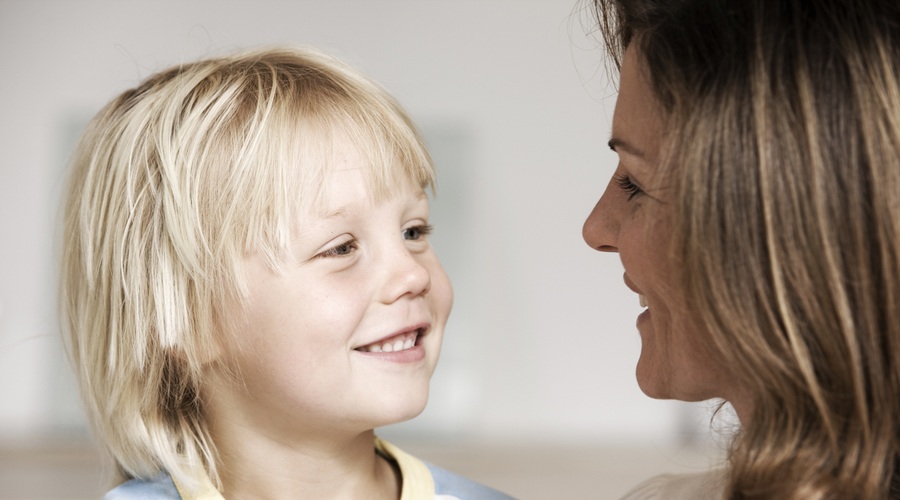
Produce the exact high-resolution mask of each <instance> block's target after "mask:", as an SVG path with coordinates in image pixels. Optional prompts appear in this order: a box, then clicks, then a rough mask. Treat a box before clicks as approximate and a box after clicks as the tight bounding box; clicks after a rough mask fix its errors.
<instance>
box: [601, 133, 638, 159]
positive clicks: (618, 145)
mask: <svg viewBox="0 0 900 500" xmlns="http://www.w3.org/2000/svg"><path fill="white" fill-rule="evenodd" d="M607 144H608V145H609V149H611V150H613V151H615V152H617V153H618V152H620V151H624V152H625V153H628V154H630V155H631V156H637V157H640V158H644V157H645V156H646V155H644V152H643V151H641V150H640V149H638V148H636V147H634V146H632V145H631V144H628V143H627V142H625V141H623V140H622V139H619V138H617V137H613V138H611V139H610V140H609V142H608V143H607Z"/></svg>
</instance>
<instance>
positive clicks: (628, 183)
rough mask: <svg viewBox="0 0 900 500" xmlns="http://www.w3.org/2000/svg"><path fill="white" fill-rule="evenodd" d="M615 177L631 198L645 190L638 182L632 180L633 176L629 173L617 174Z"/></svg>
mask: <svg viewBox="0 0 900 500" xmlns="http://www.w3.org/2000/svg"><path fill="white" fill-rule="evenodd" d="M613 179H614V180H615V183H616V184H617V185H618V186H619V188H620V189H621V190H622V191H624V192H625V194H627V195H628V199H629V200H631V199H632V198H634V197H635V196H637V195H639V194H642V193H643V192H644V191H643V190H642V189H641V188H640V187H639V186H638V185H637V184H635V183H634V182H632V180H631V177H629V176H628V175H624V174H616V175H615V177H614V178H613Z"/></svg>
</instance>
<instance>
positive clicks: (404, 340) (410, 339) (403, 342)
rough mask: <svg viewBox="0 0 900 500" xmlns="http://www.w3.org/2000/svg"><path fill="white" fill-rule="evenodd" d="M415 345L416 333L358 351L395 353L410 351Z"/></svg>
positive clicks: (390, 339) (406, 334)
mask: <svg viewBox="0 0 900 500" xmlns="http://www.w3.org/2000/svg"><path fill="white" fill-rule="evenodd" d="M415 345H416V332H411V333H404V334H402V335H398V336H396V337H392V338H389V339H387V340H385V341H384V342H381V343H379V344H369V345H367V346H363V347H360V348H359V350H360V351H362V352H397V351H405V350H407V349H411V348H412V347H413V346H415Z"/></svg>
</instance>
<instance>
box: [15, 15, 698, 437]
mask: <svg viewBox="0 0 900 500" xmlns="http://www.w3.org/2000/svg"><path fill="white" fill-rule="evenodd" d="M576 1H577V0H454V1H439V0H357V1H351V0H306V1H302V0H298V1H283V0H281V1H279V0H266V1H252V2H251V1H213V0H196V1H181V0H166V1H163V0H154V1H149V0H148V1H140V2H139V1H123V0H115V1H100V0H58V1H51V0H36V1H35V0H0V75H2V77H0V235H2V245H0V437H7V438H9V437H11V436H20V437H21V436H30V435H36V434H41V433H46V432H49V431H54V430H60V429H66V428H68V427H71V425H72V422H73V421H77V416H75V417H73V413H72V412H73V410H72V408H74V406H73V405H74V403H73V402H74V401H75V397H74V395H73V389H72V386H71V384H70V382H68V375H67V371H66V367H65V360H64V356H63V354H62V352H61V350H60V348H59V342H58V340H57V335H58V334H57V331H58V328H57V325H56V315H55V289H54V282H55V279H56V278H55V266H56V262H55V260H54V259H55V256H54V255H55V254H54V252H55V250H54V238H55V231H56V230H57V228H56V224H57V223H58V215H57V210H58V196H59V190H60V185H61V178H62V175H63V172H64V163H65V160H66V156H67V154H68V149H69V148H70V147H71V141H72V140H73V139H72V138H73V137H74V135H76V134H77V130H78V127H79V126H81V124H83V122H84V121H85V120H86V119H88V118H89V117H90V116H91V115H92V114H93V113H94V112H96V111H97V110H98V109H99V107H100V106H102V105H103V104H104V103H105V102H106V101H107V100H108V99H110V98H111V97H112V96H113V95H114V94H116V93H118V92H120V91H122V90H124V89H125V88H128V87H130V86H133V85H134V84H135V83H136V82H137V81H138V80H139V79H141V78H143V77H145V76H147V75H149V74H150V73H151V72H153V71H155V70H158V69H162V68H163V67H166V66H169V65H171V64H174V63H178V62H179V61H183V60H190V59H194V58H197V57H200V56H205V55H213V54H217V53H221V52H223V51H230V50H232V49H236V48H241V47H247V46H253V45H260V44H272V43H283V42H290V43H309V44H313V45H317V46H320V47H322V48H324V49H326V50H329V51H331V52H333V53H336V54H337V55H339V56H341V57H343V58H344V59H345V60H347V61H348V62H350V63H351V64H354V65H355V66H357V67H359V68H360V69H362V70H363V71H364V72H366V73H368V74H369V75H371V76H373V77H374V78H375V79H376V80H378V81H380V82H381V83H382V84H383V85H384V86H386V87H387V88H388V89H389V90H391V91H392V92H393V93H394V94H395V95H396V96H397V97H398V98H399V99H400V101H401V102H402V103H404V105H405V106H406V107H407V109H408V110H409V112H410V113H411V115H412V116H413V118H414V119H415V120H417V121H418V122H419V123H420V124H421V125H422V126H423V128H424V129H425V131H426V134H427V135H428V139H429V141H430V142H432V143H433V147H434V148H435V153H436V156H437V157H438V162H439V165H438V168H439V169H440V174H441V181H442V184H441V186H442V187H444V188H446V189H442V190H441V191H440V192H439V197H438V200H437V201H436V206H435V212H436V215H435V217H436V219H438V224H437V226H438V236H437V237H436V238H435V244H436V246H437V247H438V252H439V254H440V255H441V256H442V257H443V258H444V260H445V263H446V267H447V268H448V270H449V272H450V273H451V278H452V279H453V280H454V282H455V285H456V293H457V301H456V307H455V310H454V314H453V316H452V317H451V322H450V325H449V328H448V332H447V341H446V345H445V355H444V358H443V359H442V365H441V366H440V367H439V369H438V373H437V375H436V378H435V382H434V392H433V396H432V401H431V404H430V406H429V410H426V412H425V414H424V415H423V416H422V417H420V419H419V420H417V421H414V422H412V423H409V424H403V425H402V426H401V427H400V428H399V430H396V432H408V433H423V432H425V433H429V434H430V435H431V436H432V437H434V436H437V437H441V436H449V437H459V436H465V437H471V438H477V439H498V440H522V439H530V440H535V439H559V440H572V441H576V440H577V441H581V442H584V441H597V442H599V441H616V440H622V439H628V440H658V439H665V437H666V436H669V435H671V434H672V433H673V432H674V431H676V430H677V429H678V425H679V422H680V421H683V420H684V418H685V417H684V415H685V411H684V407H682V406H679V405H677V404H675V403H665V402H655V401H651V400H648V399H647V398H645V397H644V396H643V395H642V394H641V393H640V391H639V390H638V388H637V385H636V384H635V382H634V377H633V371H634V362H635V360H636V359H637V354H638V351H639V347H640V344H639V339H638V337H637V334H636V331H635V328H634V319H635V315H636V314H637V311H638V306H637V298H636V297H635V296H634V295H633V294H631V293H630V292H628V290H627V289H626V288H625V287H624V285H623V284H622V279H621V274H622V269H621V266H620V264H619V262H618V259H617V258H616V257H615V256H612V255H601V254H598V253H596V252H592V251H591V250H590V249H589V248H587V246H586V245H585V244H584V243H583V241H582V240H581V224H582V221H583V219H584V217H585V216H586V215H587V213H588V212H589V211H590V209H591V207H592V206H593V203H594V202H595V200H596V198H597V197H598V196H599V195H600V193H601V192H602V190H603V188H604V186H605V184H606V181H607V179H608V178H609V176H610V175H611V173H612V170H613V168H614V165H615V158H614V156H613V155H612V154H611V153H609V152H608V151H607V150H606V147H605V142H606V139H607V136H608V123H609V119H610V117H611V114H612V113H611V110H612V105H613V103H614V97H611V94H612V88H611V87H609V86H608V85H607V83H608V82H607V78H606V76H605V74H604V72H603V62H602V54H601V51H600V50H599V49H597V48H596V47H597V44H596V42H595V41H593V40H590V39H588V38H586V37H585V30H586V28H585V26H584V25H583V24H582V22H581V21H582V20H584V19H586V16H585V15H584V14H581V15H578V14H576V15H573V11H574V10H575V7H576V5H575V2H576ZM444 227H446V228H447V231H445V232H444V233H443V234H442V233H441V231H442V228H444ZM76 413H77V412H76ZM688 414H689V413H688ZM690 418H693V417H690ZM73 419H74V420H73Z"/></svg>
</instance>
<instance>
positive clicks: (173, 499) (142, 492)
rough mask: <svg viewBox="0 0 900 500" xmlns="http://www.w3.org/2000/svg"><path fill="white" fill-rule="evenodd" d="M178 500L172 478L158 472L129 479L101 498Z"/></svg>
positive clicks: (109, 499)
mask: <svg viewBox="0 0 900 500" xmlns="http://www.w3.org/2000/svg"><path fill="white" fill-rule="evenodd" d="M137 499H140V500H180V499H181V495H179V494H178V489H177V488H176V487H175V483H174V482H173V481H172V478H171V477H169V475H168V474H166V473H165V472H160V473H159V474H157V475H156V476H154V477H152V478H150V479H131V480H129V481H126V482H124V483H122V484H120V485H119V486H116V487H115V488H113V489H112V490H110V491H109V492H108V493H107V494H106V495H104V496H103V500H137Z"/></svg>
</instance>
